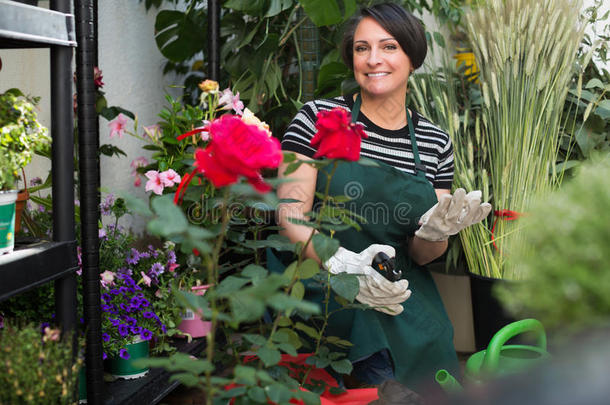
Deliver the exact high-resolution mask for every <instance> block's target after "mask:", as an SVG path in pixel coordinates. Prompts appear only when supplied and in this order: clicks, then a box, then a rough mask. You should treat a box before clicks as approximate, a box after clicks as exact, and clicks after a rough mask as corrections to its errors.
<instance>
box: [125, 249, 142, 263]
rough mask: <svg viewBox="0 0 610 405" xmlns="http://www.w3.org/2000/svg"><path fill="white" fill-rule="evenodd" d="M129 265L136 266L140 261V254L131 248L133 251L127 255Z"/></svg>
mask: <svg viewBox="0 0 610 405" xmlns="http://www.w3.org/2000/svg"><path fill="white" fill-rule="evenodd" d="M125 261H126V262H127V264H131V265H132V266H133V265H136V264H138V262H139V261H140V252H138V250H137V249H134V248H131V250H130V251H129V252H128V253H127V257H126V258H125Z"/></svg>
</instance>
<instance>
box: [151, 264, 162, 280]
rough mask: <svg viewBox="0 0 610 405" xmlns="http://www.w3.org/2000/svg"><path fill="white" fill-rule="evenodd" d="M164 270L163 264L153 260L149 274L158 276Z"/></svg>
mask: <svg viewBox="0 0 610 405" xmlns="http://www.w3.org/2000/svg"><path fill="white" fill-rule="evenodd" d="M164 271H165V268H164V267H163V265H162V264H161V263H159V262H155V263H153V265H152V266H151V267H150V270H149V272H150V273H149V274H150V275H152V276H154V277H159V274H163V272H164Z"/></svg>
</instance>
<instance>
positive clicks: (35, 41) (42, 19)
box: [0, 0, 76, 48]
mask: <svg viewBox="0 0 610 405" xmlns="http://www.w3.org/2000/svg"><path fill="white" fill-rule="evenodd" d="M50 45H60V46H76V38H75V33H74V16H73V15H72V14H64V13H60V12H58V11H54V10H49V9H45V8H40V7H34V6H29V5H26V4H22V3H17V2H14V1H9V0H0V48H40V47H48V46H50Z"/></svg>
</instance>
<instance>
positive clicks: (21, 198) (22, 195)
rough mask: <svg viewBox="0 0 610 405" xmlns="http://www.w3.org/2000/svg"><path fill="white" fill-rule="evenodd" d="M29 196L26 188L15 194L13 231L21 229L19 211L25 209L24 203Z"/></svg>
mask: <svg viewBox="0 0 610 405" xmlns="http://www.w3.org/2000/svg"><path fill="white" fill-rule="evenodd" d="M29 198H30V193H28V191H27V190H24V191H20V192H19V194H17V202H16V203H15V233H17V232H19V230H20V229H21V213H22V212H23V210H24V209H25V203H26V202H27V200H28V199H29Z"/></svg>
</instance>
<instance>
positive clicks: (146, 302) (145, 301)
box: [140, 298, 150, 308]
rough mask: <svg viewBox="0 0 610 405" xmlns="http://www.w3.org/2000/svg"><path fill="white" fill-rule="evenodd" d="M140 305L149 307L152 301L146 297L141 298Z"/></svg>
mask: <svg viewBox="0 0 610 405" xmlns="http://www.w3.org/2000/svg"><path fill="white" fill-rule="evenodd" d="M140 306H141V307H142V308H148V307H149V306H150V301H148V300H147V299H146V298H142V299H141V300H140Z"/></svg>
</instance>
